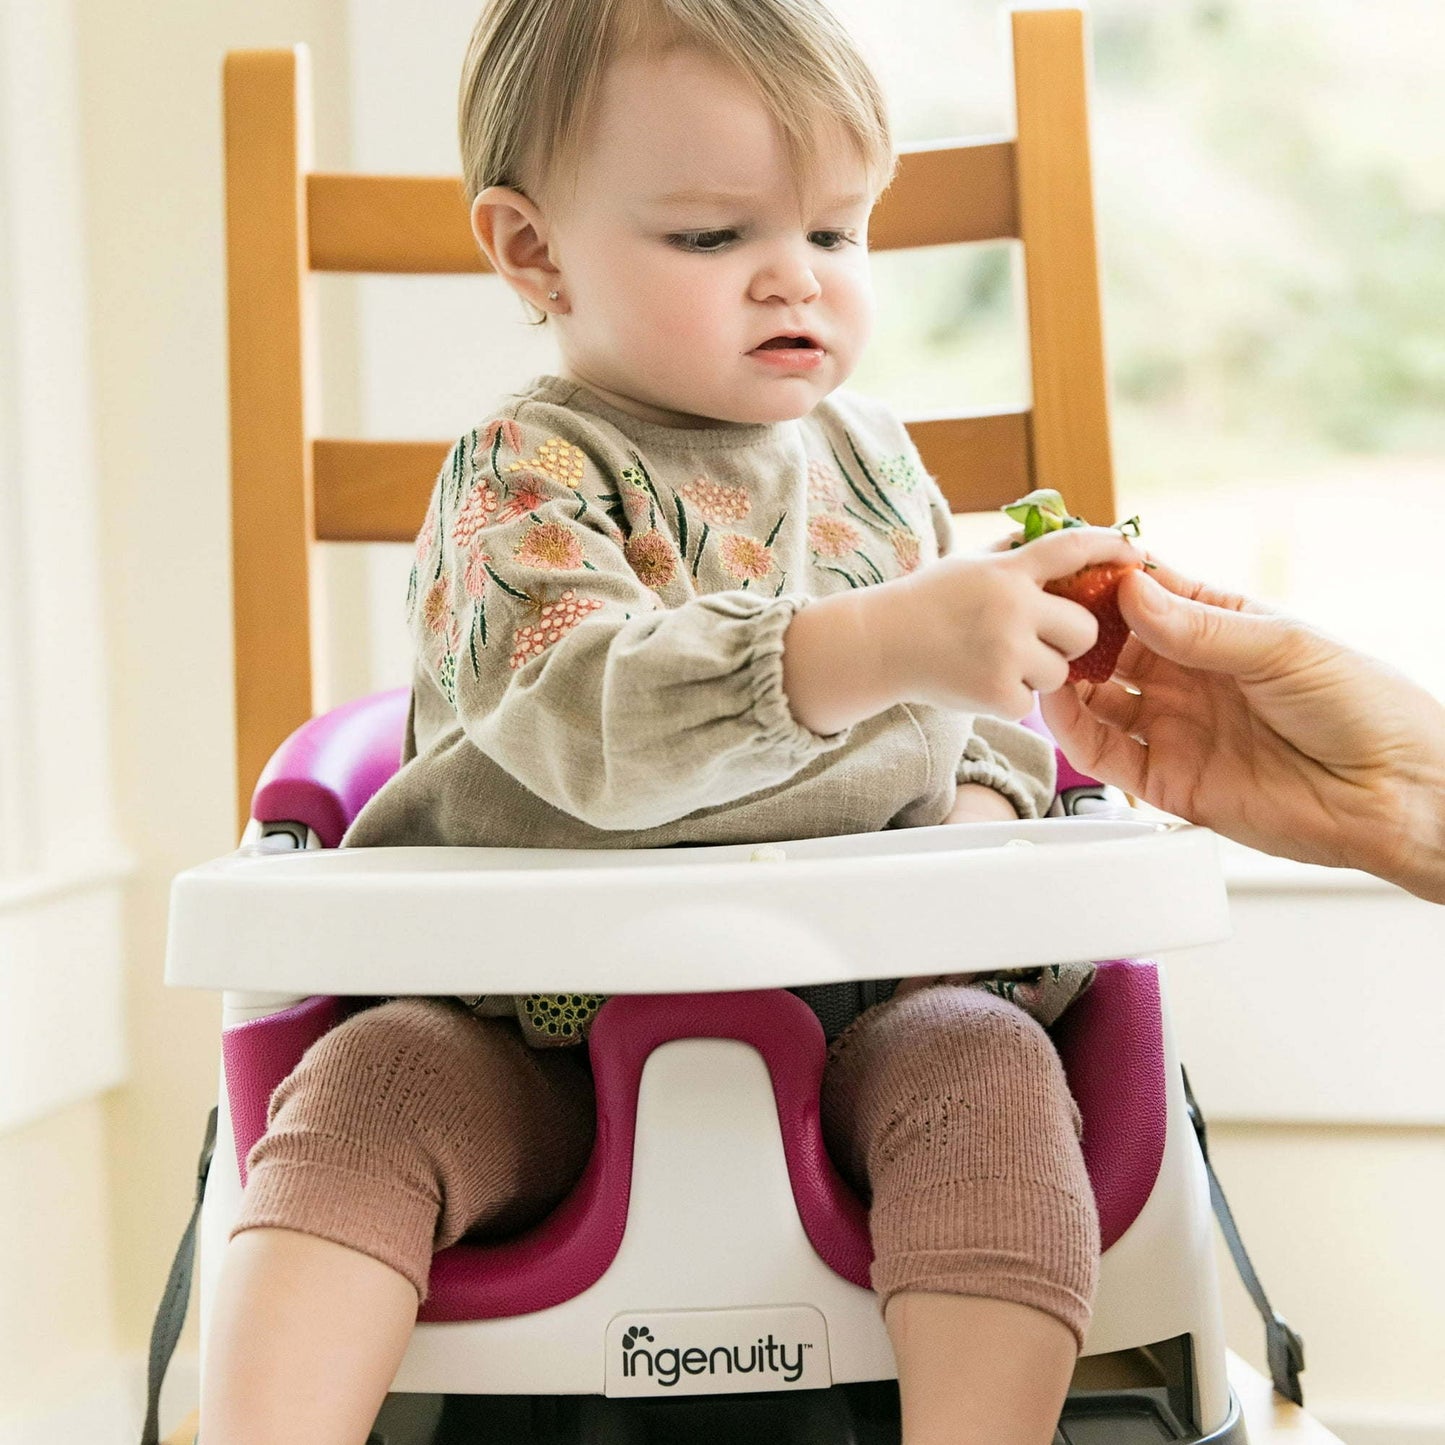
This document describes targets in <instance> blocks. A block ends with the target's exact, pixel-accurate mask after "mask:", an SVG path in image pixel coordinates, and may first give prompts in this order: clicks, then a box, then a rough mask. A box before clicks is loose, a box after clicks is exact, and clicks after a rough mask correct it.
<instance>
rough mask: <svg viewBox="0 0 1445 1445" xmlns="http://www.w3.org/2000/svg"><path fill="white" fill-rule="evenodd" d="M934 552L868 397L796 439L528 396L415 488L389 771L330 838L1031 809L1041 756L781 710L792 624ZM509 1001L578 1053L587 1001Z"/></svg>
mask: <svg viewBox="0 0 1445 1445" xmlns="http://www.w3.org/2000/svg"><path fill="white" fill-rule="evenodd" d="M950 544H951V523H950V519H949V514H948V508H947V505H946V504H945V502H944V500H943V497H942V495H941V493H940V492H939V490H938V487H937V485H936V483H935V482H934V481H933V479H932V478H931V477H929V476H928V475H927V473H926V472H924V470H923V468H922V465H921V464H920V461H919V458H918V454H917V452H916V451H915V449H914V447H913V445H912V443H911V442H910V440H909V437H908V433H907V431H906V430H905V429H904V427H903V425H902V423H901V422H900V421H898V420H897V418H896V417H894V416H893V414H892V413H891V412H890V411H889V410H888V409H887V408H886V407H885V406H883V405H882V404H880V403H877V402H873V401H869V400H867V399H865V398H863V397H860V396H856V395H853V394H851V393H848V392H835V393H834V394H833V395H832V396H830V397H828V398H827V399H826V400H825V401H823V402H821V403H820V404H819V405H818V406H817V407H816V408H815V409H814V410H813V411H812V412H811V413H810V414H809V415H808V416H806V417H804V418H802V419H800V420H798V421H791V422H779V423H763V424H756V425H751V424H720V425H718V426H716V427H709V428H705V429H688V428H680V427H669V426H661V425H658V424H655V423H651V422H645V421H640V420H638V419H637V418H635V417H632V416H630V415H628V414H627V413H625V412H622V411H619V410H618V409H616V408H615V407H613V406H611V405H610V404H608V403H606V402H604V401H603V400H602V399H601V398H600V397H598V396H596V395H595V394H593V393H592V392H590V391H588V390H587V389H586V388H584V387H581V386H578V385H576V384H574V383H572V382H569V381H564V380H562V379H560V378H557V377H553V376H543V377H539V378H537V379H536V380H535V381H533V382H532V383H531V384H530V385H528V386H527V387H525V388H524V389H522V390H521V391H519V392H517V393H516V394H514V395H512V396H509V397H507V398H505V399H504V400H503V402H502V404H501V406H500V407H499V408H498V409H497V411H496V413H495V414H494V417H493V419H492V420H491V421H489V422H488V423H487V424H486V426H484V427H482V428H481V429H479V430H477V431H473V432H471V433H470V434H469V435H467V436H465V437H463V438H462V439H461V440H460V441H459V442H458V443H457V444H456V446H455V447H454V448H453V449H452V451H451V453H450V455H449V456H448V458H447V460H446V462H445V464H444V465H443V467H442V470H441V473H440V475H439V476H438V478H437V483H436V487H435V490H434V491H433V494H432V499H431V504H430V507H429V509H428V511H427V514H426V519H425V521H424V522H423V524H422V529H421V533H420V535H419V536H418V538H417V547H416V564H415V567H414V568H413V571H412V577H411V586H410V590H409V594H408V599H407V606H408V614H409V617H410V621H411V627H412V633H413V636H414V638H415V641H416V648H417V662H416V668H415V672H414V676H413V679H412V696H411V710H410V716H409V719H408V725H407V733H406V741H405V748H404V755H403V762H404V765H403V767H402V768H401V770H400V771H399V772H398V773H397V774H396V775H395V776H394V777H393V778H392V779H391V780H390V781H389V782H388V783H387V784H386V785H385V786H384V787H383V788H382V789H381V790H380V791H379V792H378V793H377V794H376V796H375V797H374V798H373V799H372V800H371V802H370V803H368V804H367V806H366V807H365V808H364V809H363V810H362V812H361V813H360V815H359V816H358V817H357V819H356V821H355V823H354V824H353V825H352V827H351V829H350V831H349V832H348V834H347V836H346V839H345V840H344V841H345V845H346V846H361V847H365V846H378V845H395V844H409V845H420V844H441V845H483V846H514V847H556V848H658V847H668V846H673V845H677V844H696V843H739V842H768V841H781V840H786V839H790V838H807V837H817V836H822V835H827V834H838V833H854V832H863V831H872V830H877V829H882V828H901V827H919V826H926V825H930V824H936V823H940V822H942V821H943V819H944V818H945V817H946V816H947V814H948V812H949V809H950V808H951V806H952V804H953V799H954V791H955V786H956V783H957V782H960V781H966V782H979V783H984V784H986V785H988V786H989V787H993V788H996V789H997V790H998V791H999V792H1001V793H1003V794H1004V795H1005V796H1006V797H1008V798H1009V799H1010V801H1012V803H1013V804H1014V807H1015V808H1016V809H1017V811H1018V812H1019V814H1020V816H1022V817H1034V816H1037V815H1039V814H1040V813H1042V812H1044V811H1046V810H1047V808H1048V806H1049V801H1050V798H1051V796H1052V792H1053V784H1054V760H1053V752H1052V749H1051V748H1049V747H1048V746H1047V744H1045V743H1044V742H1043V740H1042V739H1040V738H1039V737H1037V736H1036V735H1035V734H1033V733H1030V732H1028V731H1027V730H1026V729H1023V728H1020V727H1017V726H1015V725H1013V724H1010V723H1004V722H1000V721H998V720H996V719H993V718H986V717H977V718H974V717H971V716H969V715H967V714H963V713H956V712H950V711H946V710H943V709H939V708H934V707H929V706H925V705H922V704H900V705H899V706H896V707H893V708H890V709H888V710H887V711H886V712H883V713H880V714H879V715H877V716H876V717H872V718H869V719H868V720H866V721H865V722H862V723H858V724H856V725H855V726H854V727H852V728H851V729H848V730H847V731H844V732H841V733H835V734H832V735H830V736H820V735H818V734H815V733H812V732H810V731H809V730H808V729H806V728H803V727H801V726H800V725H799V724H798V723H797V722H796V721H795V720H794V719H793V716H792V714H791V712H790V711H789V708H788V703H787V699H786V697H785V696H784V694H783V688H782V642H783V633H784V631H785V629H786V628H787V626H788V623H789V621H790V620H791V619H792V617H793V614H794V613H795V612H796V611H797V610H798V608H800V607H803V606H806V605H807V603H808V602H809V600H810V599H812V598H814V597H820V596H824V595H827V594H829V593H833V592H838V591H841V590H842V589H844V588H848V587H867V586H870V585H875V584H877V583H879V582H882V581H885V580H887V579H889V578H893V577H897V576H900V575H902V574H903V573H905V572H909V571H912V570H913V569H914V568H916V567H919V566H922V565H924V564H926V563H928V562H931V561H933V560H935V559H936V558H937V557H938V556H939V555H940V553H942V552H945V551H947V550H948V549H949V546H950ZM880 963H884V961H882V960H880ZM882 971H883V972H888V971H889V970H888V969H887V968H886V966H885V967H884V968H883V969H882ZM1055 982H1056V983H1057V982H1061V981H1060V980H1057V979H1056V980H1055ZM1085 982H1087V975H1079V976H1078V977H1075V978H1073V981H1072V982H1071V983H1070V984H1069V985H1068V987H1067V990H1066V992H1067V998H1071V997H1072V996H1073V995H1074V993H1076V992H1077V991H1078V989H1079V988H1080V987H1082V985H1083V983H1085ZM685 984H686V980H685V979H684V978H681V977H680V978H679V987H680V988H681V987H685ZM1050 992H1051V993H1056V992H1057V989H1053V990H1050ZM1067 998H1064V999H1063V1001H1062V1002H1060V1003H1059V1004H1058V1007H1056V1008H1053V1009H1052V1011H1053V1012H1055V1013H1056V1012H1058V1011H1059V1009H1060V1008H1061V1007H1062V1006H1063V1003H1066V1002H1067ZM518 1002H519V1014H520V1016H521V1018H522V1021H523V1024H524V1027H525V1028H526V1029H527V1030H528V1032H529V1035H530V1036H531V1037H532V1040H533V1041H534V1042H538V1043H549V1042H573V1041H575V1040H576V1039H579V1038H580V1037H581V1034H582V1031H583V1030H582V1027H581V1024H582V1022H583V1021H585V1018H586V1016H587V1014H588V1013H589V1012H590V1009H591V1007H592V1004H593V1002H594V1001H592V1000H590V999H587V1000H584V999H580V998H579V999H576V1000H569V1001H566V1002H564V1003H561V1004H559V1003H558V1001H557V1000H556V999H555V998H554V999H550V1000H544V1001H542V1002H540V1003H539V1002H538V1001H537V1000H535V999H529V1000H520V1001H518ZM509 1006H510V1005H509ZM564 1025H565V1027H563V1026H564Z"/></svg>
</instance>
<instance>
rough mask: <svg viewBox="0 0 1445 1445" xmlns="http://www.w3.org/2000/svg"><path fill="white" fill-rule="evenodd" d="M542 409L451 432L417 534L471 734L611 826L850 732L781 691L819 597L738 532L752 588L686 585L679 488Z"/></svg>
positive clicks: (794, 759) (792, 765)
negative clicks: (772, 582) (785, 667)
mask: <svg viewBox="0 0 1445 1445" xmlns="http://www.w3.org/2000/svg"><path fill="white" fill-rule="evenodd" d="M548 410H549V411H552V412H554V414H553V415H550V416H547V417H546V418H545V419H544V424H543V425H528V424H525V423H524V422H522V421H519V420H518V419H517V418H516V417H513V416H505V417H503V418H501V419H500V420H497V421H494V422H492V423H491V424H490V425H488V426H487V427H486V428H484V429H482V430H480V431H477V432H473V433H471V434H470V435H469V436H467V437H464V438H463V439H462V440H461V441H460V442H458V443H457V445H456V447H455V448H453V450H452V452H451V454H450V455H449V456H448V458H447V461H446V463H445V464H444V466H443V468H442V471H441V474H440V476H439V477H438V480H437V485H436V488H435V491H434V493H433V497H432V502H431V506H430V509H429V511H428V514H427V519H426V521H425V523H424V524H423V528H422V533H421V536H420V537H419V539H418V553H417V565H416V570H415V574H414V577H413V586H412V589H411V594H410V597H409V609H410V620H411V624H412V629H413V634H414V637H415V640H416V645H417V655H418V658H419V661H420V665H421V667H422V669H423V671H424V673H425V675H426V676H427V677H428V678H429V679H430V680H431V681H433V682H434V684H435V686H436V688H437V690H438V691H439V692H440V694H441V695H442V696H443V697H444V698H445V699H446V701H447V703H448V704H449V705H450V706H451V707H452V708H453V709H454V710H455V713H456V717H457V719H458V720H459V722H460V724H461V726H462V729H463V731H464V733H465V736H466V738H467V740H468V741H469V742H470V743H472V744H473V745H474V746H475V747H476V748H477V749H478V750H479V751H481V752H482V753H483V754H485V755H486V756H487V757H488V758H490V759H491V760H492V761H493V762H495V763H496V764H497V765H498V766H500V767H501V768H503V769H504V770H505V771H506V772H507V773H509V774H510V775H511V776H513V777H514V778H516V779H517V780H518V781H519V782H520V783H521V784H522V785H523V786H525V787H526V788H527V789H529V790H530V791H531V792H532V793H534V794H536V795H537V796H538V797H539V798H541V799H543V800H544V801H545V802H547V803H549V804H551V805H552V806H553V807H555V808H558V809H561V810H562V811H564V812H566V813H568V814H570V815H572V816H573V817H575V818H578V819H580V820H582V821H583V822H585V823H588V824H590V825H591V826H593V827H596V828H600V829H643V828H649V827H655V826H658V825H661V824H663V823H667V822H670V821H672V820H674V819H677V818H680V817H683V816H685V815H687V814H689V813H692V812H694V811H695V810H697V809H701V808H708V807H714V806H717V805H719V804H723V803H728V802H732V801H733V800H735V799H738V798H741V797H745V796H746V795H748V794H750V793H754V792H757V791H758V790H760V789H764V788H768V787H771V786H774V785H776V784H778V783H781V782H783V781H785V780H786V779H788V778H789V777H791V776H792V775H793V774H795V773H796V772H797V771H798V770H799V769H801V768H802V767H804V766H805V765H806V764H808V763H809V762H811V761H812V760H813V759H814V758H816V757H818V756H819V755H820V754H822V753H824V752H827V751H830V750H832V749H835V748H838V747H841V746H842V745H843V744H844V743H845V742H846V741H847V737H848V735H847V733H838V734H836V735H833V736H831V737H819V736H817V735H816V734H813V733H811V732H809V731H808V730H807V729H805V728H803V727H801V726H800V725H799V724H798V723H797V722H796V721H795V720H794V719H793V716H792V714H791V712H790V711H789V708H788V705H787V700H786V698H785V697H784V694H783V689H782V647H783V634H784V632H785V631H786V629H787V626H788V623H789V622H790V621H791V619H792V617H793V615H794V613H795V612H796V611H797V609H798V608H799V607H800V606H803V605H806V603H807V601H808V599H807V597H806V596H803V595H798V594H788V593H783V592H781V591H779V592H778V593H776V594H772V595H770V594H769V593H763V592H760V591H749V590H747V584H748V582H749V581H750V580H752V574H751V573H750V572H749V570H748V568H749V564H750V560H751V559H753V558H754V557H755V555H756V554H757V553H758V552H759V548H758V544H756V543H754V542H751V540H750V539H746V538H738V539H736V540H735V541H733V542H732V544H731V545H732V548H733V551H732V553H728V554H725V556H732V557H734V560H735V561H736V564H737V570H738V574H739V577H740V581H741V582H742V584H743V585H742V586H738V587H735V588H734V589H732V590H725V591H716V592H712V593H709V594H707V595H702V596H698V595H693V594H692V591H691V588H690V586H688V585H687V584H688V582H689V576H688V574H689V564H688V560H687V549H686V542H685V540H684V539H680V538H679V537H678V536H677V534H676V532H675V531H674V530H673V528H672V527H671V526H669V525H668V524H669V523H671V522H672V521H673V518H674V515H678V514H680V513H681V511H682V508H681V505H680V504H679V505H678V506H677V508H676V512H675V513H674V512H673V510H672V509H671V508H668V506H667V502H666V501H665V499H664V495H663V491H662V490H661V489H660V488H659V486H658V485H655V484H654V482H653V479H652V477H651V476H650V474H649V473H648V470H647V467H646V464H645V463H644V462H643V461H642V459H641V458H640V457H637V456H635V455H634V456H633V457H632V458H631V460H630V461H629V462H628V464H626V465H617V464H616V463H617V462H619V461H623V460H626V459H625V458H617V457H613V456H611V455H610V454H608V453H607V452H605V450H604V449H603V448H601V447H600V446H599V445H598V444H597V443H596V439H595V438H594V437H592V436H590V435H589V434H588V433H587V431H586V429H585V426H578V427H577V428H576V429H575V430H574V431H573V432H572V435H571V437H568V436H562V435H559V434H557V432H558V431H559V430H562V429H565V424H563V425H562V426H559V424H558V418H557V416H556V415H555V409H550V408H549V409H548ZM579 443H582V444H581V445H579ZM599 458H601V459H600V460H599ZM673 500H674V501H675V500H676V499H675V498H674V499H673ZM660 513H661V515H659V514H660ZM682 525H683V526H685V522H684V523H683V524H682ZM680 543H681V545H680ZM699 546H701V544H699ZM764 550H765V549H764ZM753 570H754V571H758V570H760V564H759V566H758V567H754V569H753ZM679 589H682V590H681V591H679Z"/></svg>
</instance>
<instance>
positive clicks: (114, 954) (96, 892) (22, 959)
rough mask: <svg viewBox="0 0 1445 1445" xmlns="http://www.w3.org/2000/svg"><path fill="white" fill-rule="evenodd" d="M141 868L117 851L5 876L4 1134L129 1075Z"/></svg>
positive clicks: (0, 902)
mask: <svg viewBox="0 0 1445 1445" xmlns="http://www.w3.org/2000/svg"><path fill="white" fill-rule="evenodd" d="M133 872H134V863H133V861H132V860H131V859H130V858H129V857H128V856H126V855H125V854H123V853H119V852H115V853H111V854H109V855H104V856H101V857H94V858H90V859H87V860H85V861H84V862H80V863H77V864H76V865H75V866H74V867H72V868H67V869H53V870H50V871H48V872H44V873H35V874H31V875H29V876H24V877H12V878H8V879H6V880H4V881H0V1001H3V1002H0V1135H3V1134H4V1133H6V1132H7V1131H9V1130H12V1129H17V1128H20V1127H21V1126H23V1125H26V1124H30V1123H33V1122H34V1121H35V1120H37V1119H41V1118H44V1117H45V1116H46V1115H48V1114H53V1113H54V1112H56V1111H57V1110H59V1109H63V1108H66V1107H67V1106H69V1105H71V1104H74V1103H77V1102H79V1101H80V1100H82V1099H87V1098H92V1097H94V1096H95V1095H97V1094H101V1093H104V1092H105V1091H106V1090H108V1089H112V1088H114V1087H115V1086H116V1085H117V1084H120V1083H122V1082H123V1081H124V1079H125V1076H126V1068H127V1060H126V1055H125V1013H124V987H123V986H124V981H125V953H124V937H123V925H122V913H121V901H122V889H123V885H124V883H125V880H126V879H128V878H129V877H130V876H131V874H132V873H133Z"/></svg>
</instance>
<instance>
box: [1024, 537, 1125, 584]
mask: <svg viewBox="0 0 1445 1445" xmlns="http://www.w3.org/2000/svg"><path fill="white" fill-rule="evenodd" d="M1012 559H1013V560H1016V561H1017V563H1018V565H1019V566H1020V567H1021V568H1022V569H1023V570H1024V571H1025V572H1027V573H1028V575H1029V576H1030V577H1032V578H1033V579H1034V581H1036V582H1038V583H1040V584H1042V583H1044V582H1053V581H1055V580H1056V579H1057V578H1060V577H1068V576H1069V575H1070V574H1071V573H1074V572H1077V571H1078V570H1079V568H1081V567H1089V566H1092V565H1094V564H1095V563H1098V562H1142V561H1143V560H1144V559H1143V557H1142V555H1141V554H1140V553H1139V551H1138V549H1137V548H1135V547H1132V546H1131V545H1130V544H1129V541H1128V539H1127V538H1125V537H1123V536H1121V535H1120V534H1119V533H1118V532H1116V531H1114V529H1113V528H1112V527H1067V528H1065V529H1064V530H1063V531H1062V532H1050V533H1049V534H1048V535H1047V536H1045V537H1038V538H1036V539H1035V540H1034V541H1032V542H1030V543H1029V544H1028V545H1027V546H1025V547H1019V548H1018V549H1017V550H1015V551H1014V552H1013V554H1012Z"/></svg>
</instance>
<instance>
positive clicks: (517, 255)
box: [471, 186, 558, 311]
mask: <svg viewBox="0 0 1445 1445" xmlns="http://www.w3.org/2000/svg"><path fill="white" fill-rule="evenodd" d="M471 219H472V235H473V236H475V237H476V238H477V245H478V246H480V247H481V248H482V254H483V255H484V256H486V258H487V261H488V263H489V264H490V265H491V268H492V270H494V271H495V272H496V273H497V275H499V276H501V277H502V278H503V279H504V280H505V281H506V282H507V284H508V285H509V286H510V287H511V288H512V289H513V290H514V291H515V292H516V293H517V294H518V295H519V296H520V297H522V299H523V300H524V301H530V302H531V303H532V305H533V306H535V307H537V309H538V310H540V311H547V310H551V309H554V308H552V307H549V306H546V305H544V304H543V303H544V301H546V300H547V299H548V293H549V292H555V291H556V290H557V287H558V272H557V268H556V267H555V266H554V265H553V264H552V260H551V257H550V255H549V254H548V250H547V220H546V217H545V216H543V214H542V213H541V211H539V210H538V209H537V207H536V206H535V205H534V204H533V203H532V202H531V201H530V200H529V199H528V198H527V197H526V196H524V195H523V194H522V193H521V191H518V190H514V189H513V188H512V187H510V186H488V187H487V188H486V190H484V191H482V192H481V194H480V195H478V197H477V198H476V200H474V201H473V202H472V218H471Z"/></svg>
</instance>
